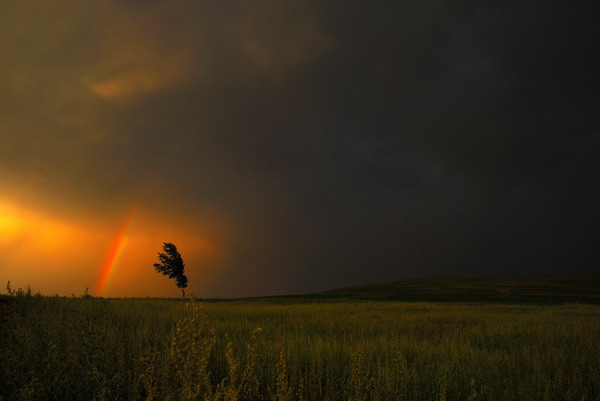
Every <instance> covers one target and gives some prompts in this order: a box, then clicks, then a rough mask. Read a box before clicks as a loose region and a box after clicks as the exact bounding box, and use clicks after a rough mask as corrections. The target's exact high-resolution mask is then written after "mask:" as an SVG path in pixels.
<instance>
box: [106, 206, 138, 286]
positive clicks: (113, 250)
mask: <svg viewBox="0 0 600 401" xmlns="http://www.w3.org/2000/svg"><path fill="white" fill-rule="evenodd" d="M136 214H137V207H135V208H133V210H132V211H131V212H130V213H129V214H128V215H127V216H125V220H124V221H123V223H122V224H121V229H120V230H119V234H118V235H117V237H116V238H115V240H114V241H113V242H112V244H111V245H110V248H108V254H107V255H106V259H105V261H104V264H103V265H102V270H101V271H100V278H99V279H98V285H97V286H96V296H102V294H103V293H104V290H105V289H106V285H107V284H108V280H109V279H110V277H111V275H112V273H113V272H114V270H115V267H116V266H117V264H118V262H119V258H120V257H121V255H123V250H124V249H125V246H126V245H127V238H128V236H129V229H130V228H131V225H132V223H133V220H134V218H135V216H136Z"/></svg>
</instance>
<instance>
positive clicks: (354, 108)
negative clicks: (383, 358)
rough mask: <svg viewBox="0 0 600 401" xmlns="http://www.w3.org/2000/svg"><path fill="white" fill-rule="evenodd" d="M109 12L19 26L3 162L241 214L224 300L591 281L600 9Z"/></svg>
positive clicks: (159, 8)
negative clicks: (450, 284) (347, 288)
mask: <svg viewBox="0 0 600 401" xmlns="http://www.w3.org/2000/svg"><path fill="white" fill-rule="evenodd" d="M65 4H66V5H67V3H66V2H65ZM106 4H108V5H106ZM68 5H72V4H70V3H69V4H68ZM96 7H97V9H98V10H100V11H98V13H99V16H98V15H96V11H93V10H90V9H88V8H87V7H85V6H81V5H80V6H79V7H78V8H77V7H75V8H74V9H72V10H71V11H69V12H68V13H66V12H65V13H64V14H63V13H57V14H56V15H54V18H55V20H54V21H55V25H56V26H55V29H50V28H45V30H43V31H42V29H41V28H40V26H42V25H41V23H42V22H41V19H42V18H43V16H38V17H37V18H38V20H31V21H30V22H29V23H28V24H27V28H26V29H25V28H22V27H21V28H19V27H18V26H16V27H15V26H13V27H12V28H6V27H5V28H4V29H5V30H7V31H9V32H10V33H12V36H9V37H12V38H17V39H18V45H17V44H15V43H16V42H15V41H14V40H16V39H5V41H4V42H3V45H2V46H3V47H2V49H3V52H4V53H6V54H9V55H10V57H9V58H8V62H5V64H4V66H3V67H2V68H3V69H5V70H6V71H8V75H6V74H5V76H9V77H11V78H10V82H9V83H8V84H7V85H8V93H9V94H10V95H11V96H10V97H3V100H2V107H3V110H4V111H3V117H2V123H3V125H4V127H3V131H4V132H3V133H2V136H3V140H4V142H5V147H4V148H3V151H2V153H1V155H2V159H1V161H2V166H3V168H6V169H8V170H11V171H29V172H30V173H31V172H32V171H33V172H34V173H36V174H39V175H41V176H48V175H50V176H58V177H60V180H59V181H61V183H62V184H61V185H62V190H63V191H65V192H67V193H69V194H70V195H69V196H73V197H75V198H78V199H81V203H82V204H83V205H89V204H90V203H92V204H102V203H107V202H109V203H110V202H117V201H118V200H119V199H121V198H122V197H125V198H127V193H128V192H131V191H138V190H139V189H138V187H140V185H138V184H139V182H150V184H148V185H149V186H148V187H145V188H150V189H149V190H148V189H145V191H147V192H146V194H147V197H148V198H149V199H150V200H149V201H151V202H156V203H157V204H158V205H163V206H165V205H171V206H173V205H174V206H176V208H177V209H178V210H181V211H185V213H188V214H190V215H192V216H193V215H194V210H197V209H198V210H199V209H202V210H214V211H218V213H220V214H222V215H225V216H228V219H229V220H230V221H231V222H232V225H233V226H234V227H235V228H234V235H233V237H232V239H231V242H230V244H229V245H228V252H229V254H230V259H229V260H230V262H229V263H230V266H229V267H228V269H227V270H226V271H227V272H229V273H227V274H225V275H223V276H222V278H221V280H222V285H221V286H220V287H218V288H219V291H223V293H227V292H228V293H231V294H256V293H273V292H287V291H309V290H316V289H324V288H328V287H332V286H337V285H344V284H350V283H359V282H366V281H378V280H388V279H395V278H399V277H402V276H413V275H419V274H432V273H469V274H489V275H511V274H531V275H539V274H553V273H569V272H586V271H590V269H592V268H593V266H596V264H597V260H598V254H597V251H595V250H594V249H595V247H593V246H592V244H591V243H590V240H589V238H593V237H594V236H597V234H598V232H597V228H596V227H597V226H598V225H597V223H598V219H599V217H598V213H597V212H596V208H595V205H596V204H597V201H598V190H597V189H596V186H595V185H594V184H593V183H594V182H595V180H596V178H598V177H597V176H598V162H597V159H598V157H597V156H598V150H599V149H598V147H599V141H598V135H599V133H598V128H599V127H598V123H597V118H596V117H595V116H594V114H595V112H596V109H597V106H598V102H597V100H596V93H597V89H598V87H597V83H596V74H597V71H598V67H599V66H598V64H597V62H596V61H594V57H593V56H594V53H595V48H596V47H597V40H595V39H594V38H596V37H599V36H600V35H598V33H599V32H598V28H597V24H595V23H594V21H592V16H593V15H594V12H593V11H594V10H593V6H591V5H586V4H567V3H565V2H533V1H519V2H517V1H515V2H493V1H484V2H466V1H462V2H452V3H450V4H449V3H448V2H442V1H434V0H430V1H419V2H416V1H402V2H386V1H382V2H376V3H373V2H371V3H368V4H367V3H365V2H347V1H345V2H336V1H329V2H326V3H323V2H310V1H309V2H300V1H267V2H260V3H258V4H250V3H248V2H243V1H240V2H227V3H226V4H224V3H221V2H205V3H196V2H191V1H190V2H185V1H184V2H168V1H163V2H161V1H152V2H145V1H127V2H108V3H100V2H99V3H98V4H97V5H96ZM90 8H91V6H90ZM23 12H25V11H23ZM5 15H6V14H5ZM20 18H23V19H24V20H29V19H30V18H32V17H30V16H21V17H20ZM98 21H100V22H98ZM51 25H52V24H51ZM3 37H7V36H5V35H3ZM32 37H33V38H32ZM43 38H45V39H44V40H45V42H42V39H43ZM15 46H16V48H15ZM23 65H26V66H27V68H25V69H23V68H22V66H23ZM19 77H20V78H19ZM32 80H33V81H32ZM9 131H10V132H12V134H7V132H9ZM5 136H6V138H4V137H5ZM50 187H51V186H50ZM48 190H50V189H48ZM165 194H168V195H165ZM174 194H175V195H174ZM86 207H87V206H86ZM573 262H574V263H573ZM258 276H260V277H269V279H268V280H266V281H263V280H257V279H256V277H258ZM232 283H233V284H232ZM236 283H239V285H238V284H236ZM232 285H233V287H232ZM236 285H238V287H235V286H236ZM215 291H217V290H215Z"/></svg>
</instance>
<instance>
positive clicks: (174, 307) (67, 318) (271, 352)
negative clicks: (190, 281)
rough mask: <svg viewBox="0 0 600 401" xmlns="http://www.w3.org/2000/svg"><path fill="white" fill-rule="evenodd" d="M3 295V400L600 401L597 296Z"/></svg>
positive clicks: (599, 311) (0, 391) (0, 369)
mask: <svg viewBox="0 0 600 401" xmlns="http://www.w3.org/2000/svg"><path fill="white" fill-rule="evenodd" d="M6 299H8V301H9V302H7V303H4V304H5V306H4V307H2V309H3V310H4V312H3V313H4V314H5V315H7V316H6V319H4V323H3V324H2V325H1V326H0V331H1V332H2V336H1V338H2V340H1V341H2V343H1V344H2V354H1V357H2V359H1V364H0V397H1V399H2V400H3V401H6V400H238V399H239V400H515V401H523V400H561V401H566V400H577V401H581V400H600V358H599V356H600V341H599V340H598V339H599V338H600V307H599V306H596V305H586V304H563V305H548V306H539V305H511V304H498V303H425V302H393V301H385V302H383V301H344V302H340V301H331V300H329V301H326V302H325V301H319V300H313V301H310V299H304V300H303V301H302V302H301V303H296V302H292V301H286V302H281V300H269V299H263V300H253V301H235V302H234V301H230V302H209V301H207V302H205V303H204V304H203V303H200V302H197V301H196V302H193V301H188V302H184V301H176V300H152V299H146V300H139V299H138V300H117V299H110V300H105V299H93V298H92V299H87V298H62V297H42V296H35V295H33V296H32V295H27V294H19V295H15V296H12V297H6ZM6 305H8V306H6Z"/></svg>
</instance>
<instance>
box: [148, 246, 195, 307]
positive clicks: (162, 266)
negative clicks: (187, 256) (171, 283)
mask: <svg viewBox="0 0 600 401" xmlns="http://www.w3.org/2000/svg"><path fill="white" fill-rule="evenodd" d="M163 250H164V251H165V252H164V253H162V252H159V253H158V260H159V261H160V263H155V264H154V268H155V269H156V271H157V272H159V273H162V274H163V275H165V276H169V278H174V279H175V284H177V288H181V295H182V296H183V298H185V288H187V283H188V279H187V277H186V275H185V274H184V273H183V268H184V267H185V265H184V264H183V259H182V258H181V255H180V254H179V252H178V251H177V247H176V246H175V244H172V243H170V242H165V243H164V244H163Z"/></svg>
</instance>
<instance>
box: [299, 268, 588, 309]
mask: <svg viewBox="0 0 600 401" xmlns="http://www.w3.org/2000/svg"><path fill="white" fill-rule="evenodd" d="M311 297H315V298H327V299H332V298H333V299H343V298H348V299H355V300H361V299H362V300H397V301H440V302H444V301H450V302H452V301H454V302H463V301H464V302H507V303H542V304H554V303H568V302H583V303H595V304H600V275H595V276H585V277H583V276H580V277H540V278H523V279H507V278H487V277H466V276H437V277H420V278H409V279H403V280H398V281H393V282H387V283H373V284H367V285H359V286H352V287H345V288H339V289H335V290H330V291H324V292H321V293H318V294H312V295H311Z"/></svg>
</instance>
